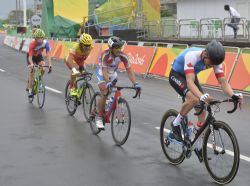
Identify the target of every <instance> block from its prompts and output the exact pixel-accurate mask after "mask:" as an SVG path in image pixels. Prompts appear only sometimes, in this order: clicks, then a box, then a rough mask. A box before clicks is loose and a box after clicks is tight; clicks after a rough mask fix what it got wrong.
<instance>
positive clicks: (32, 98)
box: [28, 95, 34, 103]
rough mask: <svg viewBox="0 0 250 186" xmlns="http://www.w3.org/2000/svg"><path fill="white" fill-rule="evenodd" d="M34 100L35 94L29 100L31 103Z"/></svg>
mask: <svg viewBox="0 0 250 186" xmlns="http://www.w3.org/2000/svg"><path fill="white" fill-rule="evenodd" d="M33 100H34V95H33V96H31V97H28V101H29V103H32V102H33Z"/></svg>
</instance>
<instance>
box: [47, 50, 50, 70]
mask: <svg viewBox="0 0 250 186" xmlns="http://www.w3.org/2000/svg"><path fill="white" fill-rule="evenodd" d="M47 57H48V63H49V66H51V52H50V51H49V52H47Z"/></svg>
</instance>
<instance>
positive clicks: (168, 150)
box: [160, 109, 185, 165]
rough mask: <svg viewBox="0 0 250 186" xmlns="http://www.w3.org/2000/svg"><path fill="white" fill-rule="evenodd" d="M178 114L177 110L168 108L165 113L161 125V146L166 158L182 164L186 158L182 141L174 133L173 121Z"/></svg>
mask: <svg viewBox="0 0 250 186" xmlns="http://www.w3.org/2000/svg"><path fill="white" fill-rule="evenodd" d="M177 115H178V112H177V111H176V110H173V109H170V110H168V111H167V112H166V113H165V114H164V115H163V118H162V120H161V126H160V140H161V148H162V150H163V152H164V154H165V156H166V158H167V159H168V160H169V161H170V163H171V164H173V165H178V164H181V163H182V162H183V161H184V159H185V154H184V151H183V147H182V144H181V142H178V141H176V140H175V139H174V138H173V134H172V128H171V123H172V122H173V121H174V119H175V118H176V117H177Z"/></svg>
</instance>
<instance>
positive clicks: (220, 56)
mask: <svg viewBox="0 0 250 186" xmlns="http://www.w3.org/2000/svg"><path fill="white" fill-rule="evenodd" d="M206 51H207V54H208V57H209V58H210V59H211V61H212V63H213V65H219V64H221V63H222V62H223V61H224V59H225V49H224V47H223V45H222V44H221V43H220V42H219V41H216V40H212V41H211V42H210V43H208V44H207V48H206Z"/></svg>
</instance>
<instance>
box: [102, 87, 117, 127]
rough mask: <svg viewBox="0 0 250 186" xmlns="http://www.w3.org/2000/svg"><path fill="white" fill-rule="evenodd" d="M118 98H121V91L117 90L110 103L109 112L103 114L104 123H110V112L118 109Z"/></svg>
mask: <svg viewBox="0 0 250 186" xmlns="http://www.w3.org/2000/svg"><path fill="white" fill-rule="evenodd" d="M120 97H121V91H120V90H119V89H117V90H116V91H115V96H114V99H113V101H112V104H111V106H110V108H109V110H108V111H107V112H105V114H104V121H105V123H110V116H111V114H112V112H113V111H114V110H115V108H117V107H118V100H119V98H120Z"/></svg>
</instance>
